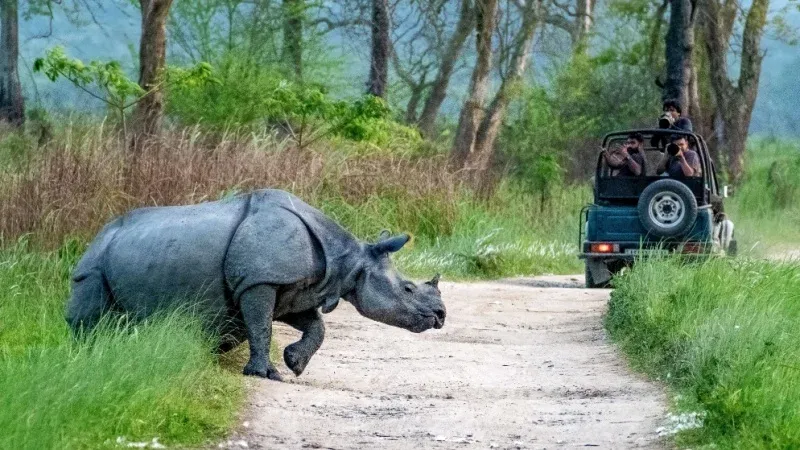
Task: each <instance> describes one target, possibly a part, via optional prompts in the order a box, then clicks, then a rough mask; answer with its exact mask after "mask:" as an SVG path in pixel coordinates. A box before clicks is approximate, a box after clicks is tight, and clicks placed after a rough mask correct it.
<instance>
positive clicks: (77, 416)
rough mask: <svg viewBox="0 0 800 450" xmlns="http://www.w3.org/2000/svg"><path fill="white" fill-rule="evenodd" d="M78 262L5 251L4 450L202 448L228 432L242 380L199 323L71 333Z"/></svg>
mask: <svg viewBox="0 0 800 450" xmlns="http://www.w3.org/2000/svg"><path fill="white" fill-rule="evenodd" d="M59 253H60V254H59ZM74 259H75V257H74V253H72V252H70V251H69V250H68V249H65V250H62V251H61V252H47V253H43V252H31V251H29V249H27V248H26V246H25V244H24V243H20V244H18V245H16V246H14V247H12V248H7V249H5V250H2V251H0V317H1V318H2V320H0V405H2V408H0V448H8V449H12V448H13V449H43V448H64V449H68V448H69V449H72V448H87V449H88V448H92V449H93V448H111V447H115V446H116V445H117V444H116V442H115V441H116V439H117V438H118V437H122V438H124V439H127V440H129V441H148V442H150V441H152V439H153V438H158V439H160V442H162V443H166V444H169V443H181V444H201V443H204V442H205V441H206V440H207V439H208V438H212V437H215V436H221V435H223V434H224V433H225V432H227V430H228V428H229V427H230V426H231V425H232V423H233V421H234V419H235V414H236V412H237V408H238V406H239V405H240V404H241V401H242V395H243V389H242V386H241V381H240V379H239V377H238V376H236V375H234V374H233V373H230V372H227V371H225V370H223V369H221V368H220V366H219V365H218V364H217V363H216V361H215V357H214V356H213V352H212V348H213V343H212V342H211V340H210V339H209V337H208V336H206V335H205V334H204V333H203V332H202V331H201V328H200V326H199V323H197V322H196V321H194V320H192V319H191V318H189V317H183V316H180V315H176V314H172V315H167V316H164V317H161V318H158V319H156V320H153V321H150V323H145V324H138V325H124V324H120V323H114V322H112V321H109V322H107V323H105V324H104V325H103V326H101V327H100V329H99V330H98V331H97V332H96V333H94V334H93V336H92V337H91V339H89V340H88V341H85V342H76V341H74V340H73V339H72V337H71V336H70V334H69V332H68V330H67V327H66V324H65V321H64V318H63V311H64V300H65V299H66V297H67V295H68V292H67V290H68V289H67V288H68V283H67V277H68V274H69V270H70V267H71V263H72V262H73V261H74Z"/></svg>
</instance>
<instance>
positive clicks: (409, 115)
mask: <svg viewBox="0 0 800 450" xmlns="http://www.w3.org/2000/svg"><path fill="white" fill-rule="evenodd" d="M425 87H426V84H425V77H424V76H423V77H422V80H421V81H420V83H419V84H418V85H415V86H411V98H409V99H408V104H407V105H406V117H405V121H406V123H410V124H413V123H417V110H418V109H419V102H420V100H422V94H423V93H424V92H425Z"/></svg>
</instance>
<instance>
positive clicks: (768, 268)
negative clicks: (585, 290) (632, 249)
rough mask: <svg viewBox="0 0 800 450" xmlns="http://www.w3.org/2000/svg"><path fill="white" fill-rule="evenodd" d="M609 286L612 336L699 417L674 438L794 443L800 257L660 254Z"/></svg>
mask: <svg viewBox="0 0 800 450" xmlns="http://www.w3.org/2000/svg"><path fill="white" fill-rule="evenodd" d="M615 284H616V289H615V290H614V291H613V292H612V296H611V302H610V305H609V312H608V315H607V317H606V328H607V329H608V330H609V332H610V334H611V336H612V338H613V339H614V340H615V341H616V342H617V343H618V344H619V345H620V346H621V348H622V349H623V350H624V351H625V352H626V353H627V354H628V356H629V357H630V361H631V363H632V364H633V365H634V366H635V367H636V368H639V369H641V370H644V371H645V372H647V373H648V374H650V375H651V376H653V377H656V378H657V379H659V380H662V381H663V382H665V383H667V384H668V385H669V386H670V387H671V392H672V403H673V408H674V410H675V411H676V413H677V414H684V415H686V417H691V415H692V413H696V414H697V416H696V417H697V418H698V419H700V420H699V421H698V422H697V423H695V425H699V424H700V423H702V426H701V427H696V428H695V427H689V428H688V429H686V430H683V431H681V432H680V433H678V434H677V442H678V444H679V445H681V446H691V447H692V448H695V446H698V445H709V447H707V448H740V449H757V448H764V449H767V448H797V447H798V446H800V416H798V415H797V414H796V411H797V408H798V406H800V367H798V365H797V363H796V362H797V361H798V358H800V353H799V352H800V330H798V327H797V322H798V320H800V264H798V263H793V264H785V263H774V262H767V261H762V260H755V259H742V258H739V259H713V260H710V261H708V262H705V263H698V264H688V263H682V262H680V261H679V260H673V259H665V260H656V261H650V262H643V263H641V264H638V265H636V266H635V268H634V269H633V270H632V271H631V272H630V273H629V274H627V275H625V276H623V277H621V278H619V279H617V280H615ZM672 431H675V430H672ZM712 444H713V447H711V445H712Z"/></svg>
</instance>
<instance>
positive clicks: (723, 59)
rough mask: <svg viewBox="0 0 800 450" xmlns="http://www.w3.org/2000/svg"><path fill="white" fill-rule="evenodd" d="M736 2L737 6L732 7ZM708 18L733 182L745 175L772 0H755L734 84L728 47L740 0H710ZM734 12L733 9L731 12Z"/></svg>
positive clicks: (710, 54) (721, 131) (721, 123)
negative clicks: (751, 119)
mask: <svg viewBox="0 0 800 450" xmlns="http://www.w3.org/2000/svg"><path fill="white" fill-rule="evenodd" d="M730 3H733V4H734V6H729V4H730ZM702 4H703V5H704V7H705V8H706V14H705V16H706V17H709V18H714V19H716V20H711V19H708V20H704V21H703V23H704V30H705V32H706V39H705V42H706V48H707V50H708V58H709V65H710V78H711V87H712V91H713V93H714V98H715V102H716V106H717V115H718V120H719V124H718V127H717V130H718V135H719V140H720V142H719V144H720V147H721V149H723V150H725V152H726V158H725V159H726V160H727V163H728V164H727V166H728V175H730V178H731V181H732V182H733V183H738V182H739V181H741V179H742V176H743V175H744V156H745V149H746V144H747V136H748V128H749V126H750V118H751V116H752V113H753V106H754V105H755V101H756V97H757V96H758V81H759V78H760V75H761V63H762V60H763V57H764V55H763V53H762V51H761V48H760V47H761V38H762V36H763V34H764V28H765V26H766V23H767V11H768V9H769V0H753V2H752V4H751V5H750V9H749V10H748V11H747V17H746V19H745V24H744V29H743V31H742V40H741V42H742V45H741V49H742V50H741V56H740V65H739V79H738V81H737V83H736V84H735V85H734V84H733V82H731V80H730V78H729V77H728V58H727V55H728V50H729V46H730V41H731V38H732V34H733V23H734V21H735V17H736V12H735V11H736V8H737V7H736V3H735V2H732V1H731V0H726V3H725V4H720V3H719V0H706V1H705V2H703V3H702ZM731 11H733V12H731Z"/></svg>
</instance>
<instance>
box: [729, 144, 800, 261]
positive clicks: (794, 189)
mask: <svg viewBox="0 0 800 450" xmlns="http://www.w3.org/2000/svg"><path fill="white" fill-rule="evenodd" d="M726 209H727V210H728V212H729V214H730V216H731V218H732V219H733V221H734V223H735V224H736V230H737V231H736V233H737V239H739V241H740V242H742V241H744V243H745V247H746V248H751V247H755V248H756V250H758V251H759V252H760V253H764V252H768V251H772V249H771V248H770V247H772V246H775V245H791V244H796V243H800V228H798V227H797V223H798V221H800V144H799V143H798V142H797V141H792V140H776V139H759V138H754V139H751V140H750V142H749V143H748V149H747V171H746V174H745V178H744V180H743V181H742V183H741V185H740V186H738V187H737V188H736V190H735V191H734V192H733V196H732V197H731V198H730V199H728V200H727V202H726ZM740 248H742V246H740Z"/></svg>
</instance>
